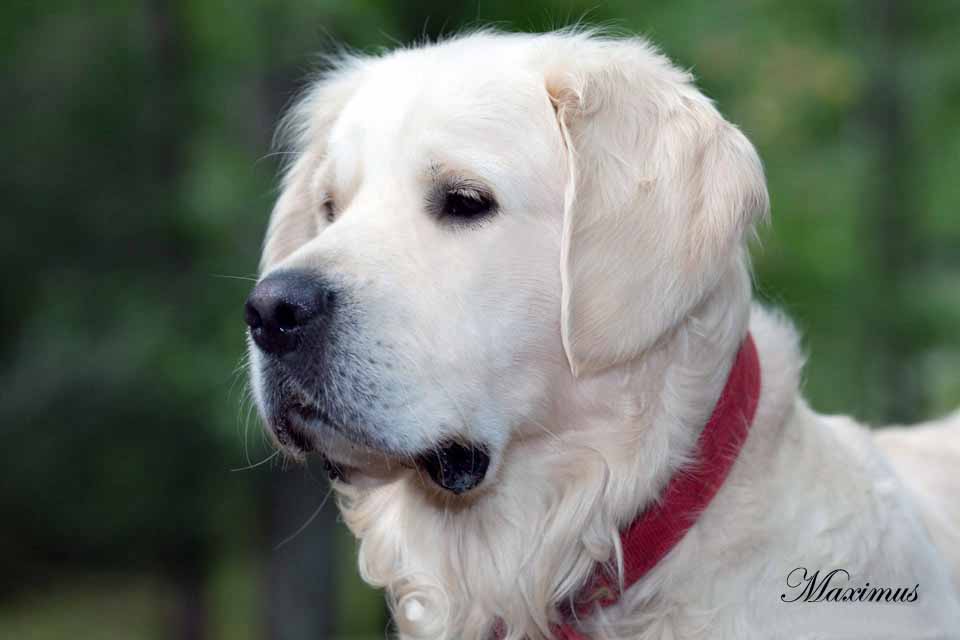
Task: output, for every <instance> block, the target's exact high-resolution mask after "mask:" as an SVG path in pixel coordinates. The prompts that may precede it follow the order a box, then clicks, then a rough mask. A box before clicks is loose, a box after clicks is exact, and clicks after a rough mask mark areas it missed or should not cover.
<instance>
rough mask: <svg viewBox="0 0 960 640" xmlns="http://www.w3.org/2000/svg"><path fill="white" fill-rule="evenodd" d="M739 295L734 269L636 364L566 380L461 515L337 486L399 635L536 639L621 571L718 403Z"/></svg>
mask: <svg viewBox="0 0 960 640" xmlns="http://www.w3.org/2000/svg"><path fill="white" fill-rule="evenodd" d="M749 290H750V287H749V279H748V277H747V272H746V269H745V268H744V267H743V265H741V264H737V265H735V266H734V267H732V268H731V270H730V272H729V274H728V276H727V277H726V278H725V279H724V281H723V283H722V285H721V286H720V287H718V289H717V290H716V291H715V292H714V294H713V295H712V296H711V297H710V298H708V299H707V300H705V301H704V303H703V304H702V305H701V306H700V307H699V308H698V309H697V311H696V312H695V313H694V314H693V315H691V316H690V317H688V318H687V319H686V320H685V321H684V322H683V323H682V324H681V325H680V326H678V327H677V328H676V329H675V330H674V331H673V332H672V333H671V335H669V336H665V337H664V338H663V339H662V340H660V341H659V342H658V346H657V347H656V348H655V349H652V350H651V351H650V352H649V353H648V354H646V355H645V357H644V358H642V359H641V360H640V361H638V362H635V363H632V364H631V365H629V366H627V367H620V368H617V369H615V370H610V371H607V372H605V373H602V374H599V375H596V376H593V377H591V378H589V379H585V380H574V379H572V378H571V379H570V380H568V381H567V383H566V384H567V386H566V388H561V389H560V390H559V392H558V393H557V394H556V395H555V397H556V398H559V400H558V401H557V403H556V406H554V407H553V408H552V411H551V414H552V417H551V419H550V420H549V421H548V422H547V423H546V424H545V425H533V426H532V427H531V428H530V429H529V431H528V433H527V434H525V436H524V437H519V438H517V439H516V441H515V442H514V444H513V445H512V446H511V447H510V448H509V449H508V451H507V453H506V456H507V457H506V459H505V460H504V462H503V464H502V465H501V470H500V474H499V476H498V478H497V480H496V484H495V485H494V486H493V487H491V488H490V489H489V490H488V491H487V493H486V494H485V495H483V496H480V497H479V498H477V499H476V500H474V501H472V502H470V504H467V505H464V504H461V503H459V502H455V501H453V500H451V501H450V502H449V503H448V504H445V505H440V506H439V507H438V504H437V502H436V500H435V499H428V498H427V497H426V496H425V495H424V493H423V490H422V487H421V486H420V485H419V483H418V482H417V480H416V478H414V477H406V478H401V479H400V480H398V481H396V482H393V483H390V484H387V485H384V486H381V487H378V488H376V489H373V490H362V491H361V490H358V489H352V488H350V487H340V489H341V491H342V498H343V500H342V501H341V503H342V504H341V506H342V509H343V513H344V518H345V520H346V522H347V524H348V525H349V526H350V527H351V529H352V530H353V531H354V533H355V534H356V535H357V536H358V537H359V538H360V539H361V545H360V558H359V563H360V569H361V574H362V576H363V578H364V579H365V580H366V581H367V582H369V583H371V584H374V585H377V586H383V587H386V588H387V590H388V593H389V596H390V599H391V601H392V605H393V609H394V612H395V618H396V621H397V626H398V628H399V630H400V632H401V636H402V637H408V636H409V637H422V638H445V637H457V638H463V639H464V640H487V638H489V634H490V632H491V624H492V623H493V621H495V620H497V619H499V620H501V621H502V623H503V624H504V627H505V629H506V632H507V633H506V635H505V636H504V637H505V638H508V639H511V640H512V639H514V638H538V637H545V636H547V634H548V633H549V629H550V628H551V626H552V625H553V624H555V623H556V621H557V615H558V608H562V607H564V606H566V605H568V604H569V603H570V602H571V600H572V599H573V598H575V597H576V595H577V594H578V593H579V591H580V589H581V588H582V587H583V585H584V584H585V583H586V582H587V580H588V579H589V578H590V576H591V575H593V572H594V570H595V568H596V565H597V564H598V563H603V562H608V561H610V560H611V558H612V559H614V561H615V564H617V565H619V557H618V553H619V546H618V540H619V532H620V531H621V530H622V529H624V528H625V527H626V526H627V525H628V524H629V523H630V521H631V520H633V518H634V517H635V516H636V514H637V513H638V512H639V511H640V510H641V509H643V507H644V506H646V505H648V504H650V503H651V501H653V500H655V499H656V498H657V497H658V496H659V495H660V493H661V491H662V490H663V488H664V486H665V485H666V483H667V481H668V480H669V478H670V477H671V475H672V474H673V473H674V472H675V471H676V470H677V469H678V468H679V467H680V466H682V465H683V464H684V463H685V462H687V461H688V460H689V458H690V456H691V454H692V453H693V450H694V446H695V442H696V440H697V438H698V436H699V435H700V432H701V431H702V428H703V426H704V425H705V424H706V422H707V420H708V418H709V416H710V414H711V412H712V410H713V407H714V405H715V403H716V401H717V399H718V398H719V396H720V393H721V390H722V389H723V386H724V383H725V382H726V379H727V374H728V372H729V370H730V366H731V364H732V362H733V359H734V356H735V355H736V353H737V351H738V349H739V346H740V344H741V341H742V339H743V337H744V335H745V334H746V331H747V324H748V321H749V309H750V306H749ZM537 430H539V433H537ZM520 461H522V464H521V463H520ZM615 568H618V569H622V567H619V566H618V567H615Z"/></svg>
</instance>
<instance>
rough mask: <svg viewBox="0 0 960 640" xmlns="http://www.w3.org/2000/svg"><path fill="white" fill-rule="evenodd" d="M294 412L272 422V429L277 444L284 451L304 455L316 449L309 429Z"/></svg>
mask: <svg viewBox="0 0 960 640" xmlns="http://www.w3.org/2000/svg"><path fill="white" fill-rule="evenodd" d="M298 417H299V416H298V415H297V414H296V413H295V412H293V411H287V412H284V414H282V415H281V416H280V417H279V418H277V419H275V420H273V421H271V424H270V428H271V430H272V431H273V434H274V436H276V438H277V442H279V443H280V446H282V447H283V448H284V449H287V450H289V451H290V452H291V453H293V454H294V455H303V454H305V453H309V452H311V451H314V450H315V449H316V446H315V445H314V442H313V437H312V435H311V433H310V431H309V427H307V426H306V425H305V424H304V421H303V420H302V419H297V418H298Z"/></svg>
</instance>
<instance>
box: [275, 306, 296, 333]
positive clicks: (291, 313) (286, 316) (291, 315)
mask: <svg viewBox="0 0 960 640" xmlns="http://www.w3.org/2000/svg"><path fill="white" fill-rule="evenodd" d="M274 319H275V320H276V323H277V326H278V327H279V328H280V330H281V331H293V330H294V329H296V328H297V325H298V324H299V323H298V322H297V308H296V307H295V306H293V305H292V304H289V303H286V302H281V303H280V304H278V305H277V309H276V311H275V312H274Z"/></svg>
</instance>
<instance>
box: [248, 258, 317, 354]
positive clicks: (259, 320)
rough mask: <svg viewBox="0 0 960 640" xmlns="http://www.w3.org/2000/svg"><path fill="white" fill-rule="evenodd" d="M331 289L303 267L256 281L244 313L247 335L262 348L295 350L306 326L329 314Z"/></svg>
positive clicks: (269, 350)
mask: <svg viewBox="0 0 960 640" xmlns="http://www.w3.org/2000/svg"><path fill="white" fill-rule="evenodd" d="M334 298H335V296H334V293H333V291H332V290H330V289H329V288H328V287H326V286H325V285H324V283H323V281H322V280H321V279H320V278H319V277H317V276H314V275H310V274H308V273H304V272H302V271H280V272H278V273H274V274H271V275H269V276H267V277H266V278H264V279H263V280H261V281H260V282H258V283H257V286H255V287H254V288H253V291H252V292H251V293H250V297H249V298H247V303H246V305H245V308H244V312H245V313H244V316H245V319H246V321H247V326H248V327H250V335H251V337H253V341H254V342H256V343H257V346H258V347H260V348H261V349H262V350H263V351H265V352H267V353H270V354H273V355H283V354H285V353H290V352H292V351H294V350H296V348H297V346H298V345H299V344H300V341H301V338H302V334H303V332H304V331H305V330H306V329H307V327H310V326H313V325H314V324H316V323H319V322H322V321H323V320H325V319H326V318H327V316H328V315H329V314H330V311H331V309H332V307H333V303H334Z"/></svg>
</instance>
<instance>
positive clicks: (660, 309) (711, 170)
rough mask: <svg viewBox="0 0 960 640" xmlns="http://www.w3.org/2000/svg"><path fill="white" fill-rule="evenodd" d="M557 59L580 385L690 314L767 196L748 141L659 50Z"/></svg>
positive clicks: (570, 40)
mask: <svg viewBox="0 0 960 640" xmlns="http://www.w3.org/2000/svg"><path fill="white" fill-rule="evenodd" d="M564 46H565V47H566V50H565V51H564ZM558 49H559V50H560V51H561V52H562V53H561V55H560V56H559V57H558V58H555V59H554V60H553V62H552V63H549V64H548V66H547V73H546V82H547V91H548V93H549V95H550V97H551V100H552V101H553V103H554V106H555V108H556V112H557V119H558V122H559V126H560V129H561V132H562V134H563V138H564V142H565V144H566V147H567V153H568V160H569V167H570V180H569V183H568V188H567V193H566V199H565V213H564V216H565V218H564V231H563V246H562V249H561V260H562V264H561V277H562V289H563V299H562V318H561V329H562V334H563V344H564V349H565V350H566V353H567V358H568V360H569V363H570V367H571V369H572V371H573V373H574V375H582V374H585V373H591V372H595V371H599V370H602V369H605V368H608V367H611V366H614V365H616V364H620V363H623V362H626V361H629V360H631V359H633V358H636V357H637V356H638V355H640V354H641V353H642V352H643V351H644V350H646V349H648V348H649V347H650V346H651V345H653V344H654V343H655V342H656V341H657V340H658V338H660V337H661V336H662V335H664V333H665V332H667V331H669V330H670V329H671V328H673V327H674V326H675V325H676V324H677V323H678V322H680V321H681V320H682V319H683V318H684V317H685V316H687V315H688V314H689V313H691V311H693V310H694V309H695V307H696V306H697V304H698V303H699V302H700V301H701V300H703V299H704V297H705V296H706V295H707V294H708V293H709V292H710V290H711V289H712V288H713V287H715V286H716V284H717V283H718V281H719V279H720V277H721V276H722V275H723V273H724V272H725V271H726V270H727V269H728V267H729V265H730V264H731V261H732V260H734V259H740V258H741V257H742V256H741V252H742V251H744V235H745V232H746V231H747V230H748V229H750V228H751V226H752V225H753V223H754V222H755V221H756V220H757V219H758V218H760V217H762V216H764V215H766V212H767V210H768V196H767V190H766V184H765V181H764V176H763V169H762V167H761V164H760V160H759V158H758V157H757V154H756V151H755V150H754V148H753V146H752V145H751V144H750V142H749V141H747V139H746V138H745V137H744V135H743V134H742V133H740V131H739V130H738V129H737V128H736V127H734V126H733V125H731V124H729V123H728V122H726V121H725V120H724V119H723V118H722V116H720V114H719V113H718V112H717V111H716V109H715V108H714V107H713V105H712V104H711V103H710V101H709V100H707V99H706V98H705V97H704V96H703V95H702V94H701V93H700V92H699V91H697V89H696V88H695V87H694V86H693V84H692V78H691V76H690V74H688V73H685V72H682V71H680V70H679V69H677V68H675V67H674V66H673V65H672V64H671V63H670V62H669V61H668V60H667V59H666V58H665V57H663V56H662V55H660V54H659V53H658V52H657V51H656V50H654V49H653V47H651V46H650V45H649V44H647V43H646V42H643V41H641V40H635V39H631V40H605V39H598V38H590V37H586V36H576V35H575V36H572V37H570V36H568V37H567V38H565V39H564V42H563V45H562V46H561V47H559V48H558Z"/></svg>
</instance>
